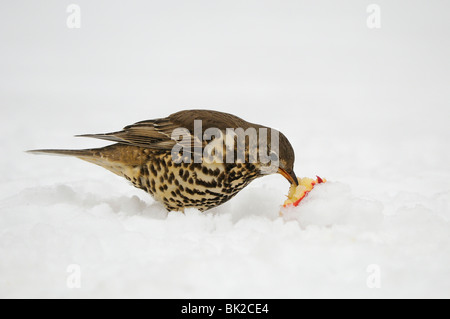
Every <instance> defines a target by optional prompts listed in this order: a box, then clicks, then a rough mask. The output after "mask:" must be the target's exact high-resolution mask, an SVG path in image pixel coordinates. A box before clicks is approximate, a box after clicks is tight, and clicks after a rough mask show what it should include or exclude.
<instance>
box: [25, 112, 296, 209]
mask: <svg viewBox="0 0 450 319" xmlns="http://www.w3.org/2000/svg"><path fill="white" fill-rule="evenodd" d="M197 124H200V125H201V131H200V132H199V131H198V127H196V125H197ZM197 126H198V125H197ZM177 129H178V131H177ZM180 129H181V131H180ZM208 129H215V131H214V130H213V131H212V132H216V134H215V135H214V136H210V138H209V140H203V139H202V137H205V135H207V134H206V133H207V132H208ZM230 129H231V130H230ZM238 129H241V131H239V130H238ZM253 129H254V130H253ZM196 130H197V134H196V133H195V131H196ZM233 130H235V131H234V132H235V133H234V135H230V134H228V133H229V132H233ZM252 130H253V131H252ZM264 130H265V131H264ZM242 131H244V132H245V133H249V132H250V133H251V132H256V133H257V136H256V137H257V140H256V144H255V143H253V144H254V147H256V149H252V145H251V144H252V142H251V138H250V134H249V135H245V136H244V138H243V139H240V138H239V137H238V136H237V135H239V134H236V132H242ZM174 132H175V133H177V132H178V133H180V132H182V133H184V135H185V136H184V138H183V139H182V140H180V139H179V137H180V136H181V135H180V134H178V133H177V134H174ZM217 133H218V134H217ZM272 133H277V134H276V135H275V136H276V137H277V139H278V140H276V141H273V140H270V137H273V136H272V135H271V134H272ZM220 134H222V136H221V137H218V136H217V135H220ZM177 135H178V139H177V138H175V137H174V136H177ZM186 135H187V136H186ZM81 136H85V137H93V138H99V139H104V140H108V141H113V142H116V143H115V144H112V145H109V146H105V147H101V148H96V149H85V150H54V149H49V150H33V151H30V152H32V153H45V154H58V155H70V156H75V157H78V158H80V159H82V160H85V161H88V162H91V163H94V164H97V165H99V166H102V167H104V168H106V169H108V170H110V171H111V172H113V173H115V174H117V175H119V176H122V177H124V178H126V179H127V180H128V181H130V182H131V183H132V184H133V185H134V186H136V187H137V188H140V189H143V190H144V191H146V192H148V193H150V194H151V195H152V196H153V198H154V199H155V200H157V201H159V202H161V203H162V204H163V205H164V207H165V208H166V209H167V210H168V211H183V210H184V208H186V207H194V208H196V209H198V210H200V211H205V210H208V209H210V208H213V207H216V206H218V205H220V204H223V203H225V202H226V201H228V200H229V199H231V198H232V197H233V196H235V195H236V194H237V193H238V192H239V191H241V190H242V189H243V188H244V187H245V186H247V185H248V184H249V183H250V182H251V181H253V180H254V179H256V178H258V177H261V176H264V175H266V174H269V173H276V172H277V173H280V174H281V175H283V176H284V177H285V178H287V179H288V180H289V182H290V183H291V184H292V183H295V184H297V178H296V176H295V174H294V171H293V166H294V150H293V148H292V146H291V144H290V143H289V141H288V139H287V138H286V137H285V136H284V135H283V134H282V133H281V132H278V131H277V130H274V129H271V128H269V127H266V126H262V125H258V124H253V123H249V122H247V121H244V120H243V119H241V118H239V117H237V116H235V115H232V114H228V113H222V112H217V111H209V110H186V111H181V112H177V113H174V114H172V115H169V116H168V117H166V118H160V119H155V120H147V121H142V122H138V123H135V124H133V125H129V126H127V127H125V128H124V129H123V130H122V131H118V132H114V133H107V134H87V135H81ZM224 136H225V137H227V136H231V139H227V138H224ZM223 141H226V143H222V144H218V145H223V146H219V147H217V143H216V145H215V146H216V148H215V151H212V152H209V153H208V154H209V159H208V160H206V158H204V156H200V161H199V160H198V157H197V158H196V155H204V154H205V149H206V148H207V145H208V144H209V145H213V144H214V142H223ZM229 142H232V143H231V144H229ZM243 143H244V144H243ZM262 143H265V144H267V145H265V146H264V147H262V145H261V144H262ZM275 143H278V144H275ZM230 145H231V146H230ZM275 145H276V146H277V147H275ZM213 146H214V145H213ZM240 146H243V151H242V153H241V155H242V154H243V155H244V157H242V156H241V157H240V158H239V156H238V155H239V154H232V153H233V151H234V152H239V150H238V148H239V147H240ZM210 149H211V148H210ZM221 150H223V152H221ZM261 150H262V151H263V152H266V155H267V156H268V158H269V159H270V161H267V160H266V161H262V160H261V157H258V156H256V157H252V156H253V155H255V154H257V153H258V152H259V151H261ZM229 151H232V152H231V155H230V156H228V155H229V153H227V152H229ZM252 152H253V153H252ZM174 156H175V157H174ZM252 159H253V160H252ZM274 162H275V163H276V164H277V165H276V167H275V169H273V167H272V170H270V169H268V168H269V165H272V166H273V163H274Z"/></svg>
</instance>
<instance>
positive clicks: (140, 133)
mask: <svg viewBox="0 0 450 319" xmlns="http://www.w3.org/2000/svg"><path fill="white" fill-rule="evenodd" d="M178 127H179V125H177V124H175V123H172V122H171V121H170V120H169V119H167V118H165V119H156V120H147V121H141V122H137V123H135V124H132V125H128V126H126V127H124V128H123V130H121V131H118V132H113V133H106V134H83V135H78V136H81V137H92V138H98V139H102V140H107V141H113V142H117V143H121V144H127V145H133V146H139V147H145V148H151V149H155V150H171V149H172V148H173V146H174V145H175V144H176V141H175V140H173V139H172V138H171V137H172V132H173V131H174V130H175V129H176V128H178Z"/></svg>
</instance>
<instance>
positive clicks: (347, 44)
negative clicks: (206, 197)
mask: <svg viewBox="0 0 450 319" xmlns="http://www.w3.org/2000/svg"><path fill="white" fill-rule="evenodd" d="M70 3H72V2H69V1H49V0H47V1H8V2H6V1H2V2H1V3H0V46H1V47H0V108H1V117H0V130H1V136H2V140H1V146H2V156H1V158H0V161H1V162H0V164H1V165H0V256H1V257H0V296H1V297H81V296H82V297H98V296H103V297H120V296H122V297H169V298H170V297H225V298H227V297H236V298H239V297H288V298H295V297H450V293H449V291H450V267H449V266H450V253H449V251H450V238H449V231H450V224H449V219H450V211H449V199H450V183H449V178H450V171H449V163H450V150H449V144H448V140H449V139H450V129H449V128H448V121H449V115H450V110H449V107H450V105H449V102H450V90H449V87H450V59H449V58H448V57H449V56H450V34H449V33H450V32H449V30H450V19H449V14H450V5H449V3H448V2H445V1H437V0H433V1H405V0H401V1H400V0H399V1H378V2H376V3H377V4H378V5H379V6H380V8H381V28H380V29H370V28H368V27H367V24H366V20H367V17H368V16H369V13H367V12H366V9H367V6H368V5H369V4H371V3H372V2H370V1H356V0H350V1H234V0H231V1H230V0H227V1H77V2H75V3H76V4H78V5H79V6H80V8H81V28H80V29H69V28H68V27H67V25H66V19H67V17H68V16H69V13H67V12H66V8H67V6H68V5H69V4H70ZM189 108H206V109H215V110H221V111H226V112H230V113H233V114H236V115H238V116H241V117H243V118H244V119H246V120H248V121H251V122H255V123H260V124H264V125H267V126H271V127H275V128H277V129H279V130H281V131H282V132H283V133H284V134H285V135H286V136H287V137H288V138H289V139H290V141H291V143H292V145H293V146H294V149H295V151H296V164H295V171H296V174H297V176H310V177H313V176H314V175H316V174H317V175H320V176H322V177H326V178H327V179H328V180H329V184H325V185H323V187H321V188H317V190H316V189H315V190H314V191H313V192H312V193H311V194H310V196H308V198H307V201H305V204H304V205H303V206H300V207H298V208H297V209H296V210H293V211H290V212H289V213H287V214H286V215H285V217H284V218H281V217H278V212H279V205H280V204H281V203H282V202H283V200H284V194H287V190H288V184H287V182H286V181H285V180H284V179H283V178H282V177H281V176H280V175H277V176H268V177H264V178H263V179H260V180H257V181H255V182H253V183H252V184H251V185H250V186H249V187H248V188H247V189H245V190H244V191H242V192H241V193H240V194H239V195H238V196H237V197H236V198H234V199H233V200H232V201H230V202H229V203H227V204H225V205H223V206H222V207H219V208H218V209H216V210H213V211H211V212H209V213H207V214H205V215H203V214H200V213H198V212H196V211H189V212H187V214H186V215H181V214H178V213H171V214H169V216H167V214H166V213H165V212H164V210H163V209H162V208H161V207H160V206H158V205H156V204H155V203H154V202H153V200H152V199H151V198H150V197H149V196H148V195H147V194H145V193H143V192H142V191H139V190H136V189H133V188H132V187H130V186H129V185H128V184H127V182H126V181H125V180H122V179H120V178H119V177H117V176H114V175H112V174H111V173H109V172H107V171H106V170H102V169H101V168H99V167H96V166H93V165H91V164H88V163H84V162H82V161H80V160H77V159H71V158H58V157H36V156H31V155H29V154H26V153H24V152H23V151H24V150H27V149H33V148H90V147H95V146H102V145H105V143H103V142H101V141H95V140H90V139H88V140H86V139H76V138H73V137H72V135H75V134H83V133H102V132H110V131H115V130H119V129H121V128H122V127H124V126H125V125H128V124H131V123H134V122H136V121H139V120H144V119H152V118H158V117H165V116H167V115H169V114H170V113H173V112H176V111H179V110H181V109H189ZM70 264H78V265H80V267H81V271H82V275H81V282H82V287H81V288H80V289H69V288H68V287H67V285H66V279H67V276H68V275H69V274H68V273H67V272H66V269H67V267H68V265H70ZM370 264H377V265H379V267H380V269H381V282H382V287H381V288H380V289H369V288H368V287H367V285H366V279H367V277H368V276H369V275H370V273H367V272H366V269H367V266H368V265H370Z"/></svg>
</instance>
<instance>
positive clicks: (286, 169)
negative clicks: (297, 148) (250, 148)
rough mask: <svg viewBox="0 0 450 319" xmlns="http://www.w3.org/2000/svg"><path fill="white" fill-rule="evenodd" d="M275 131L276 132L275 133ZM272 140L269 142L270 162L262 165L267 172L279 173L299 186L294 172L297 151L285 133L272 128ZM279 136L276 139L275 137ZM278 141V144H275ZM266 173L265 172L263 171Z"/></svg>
mask: <svg viewBox="0 0 450 319" xmlns="http://www.w3.org/2000/svg"><path fill="white" fill-rule="evenodd" d="M273 133H276V134H275V135H273ZM270 134H271V140H270V143H268V146H269V147H268V148H269V154H270V162H269V163H266V164H263V165H262V171H265V172H266V173H265V174H271V173H279V174H281V175H283V176H284V177H285V178H286V179H287V180H288V181H289V183H291V184H294V185H297V186H298V180H297V176H296V175H295V173H294V161H295V153H294V149H293V148H292V145H291V143H289V140H288V139H287V138H286V136H284V134H283V133H281V132H279V131H276V130H274V129H271V130H270ZM275 136H277V138H276V139H275V140H274V137H275ZM275 143H276V144H275ZM263 174H264V173H263Z"/></svg>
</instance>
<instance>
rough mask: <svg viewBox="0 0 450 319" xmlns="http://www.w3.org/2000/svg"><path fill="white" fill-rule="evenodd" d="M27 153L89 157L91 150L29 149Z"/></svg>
mask: <svg viewBox="0 0 450 319" xmlns="http://www.w3.org/2000/svg"><path fill="white" fill-rule="evenodd" d="M27 153H31V154H45V155H59V156H61V155H62V156H76V157H90V156H92V155H93V151H92V150H58V149H46V150H29V151H27Z"/></svg>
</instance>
